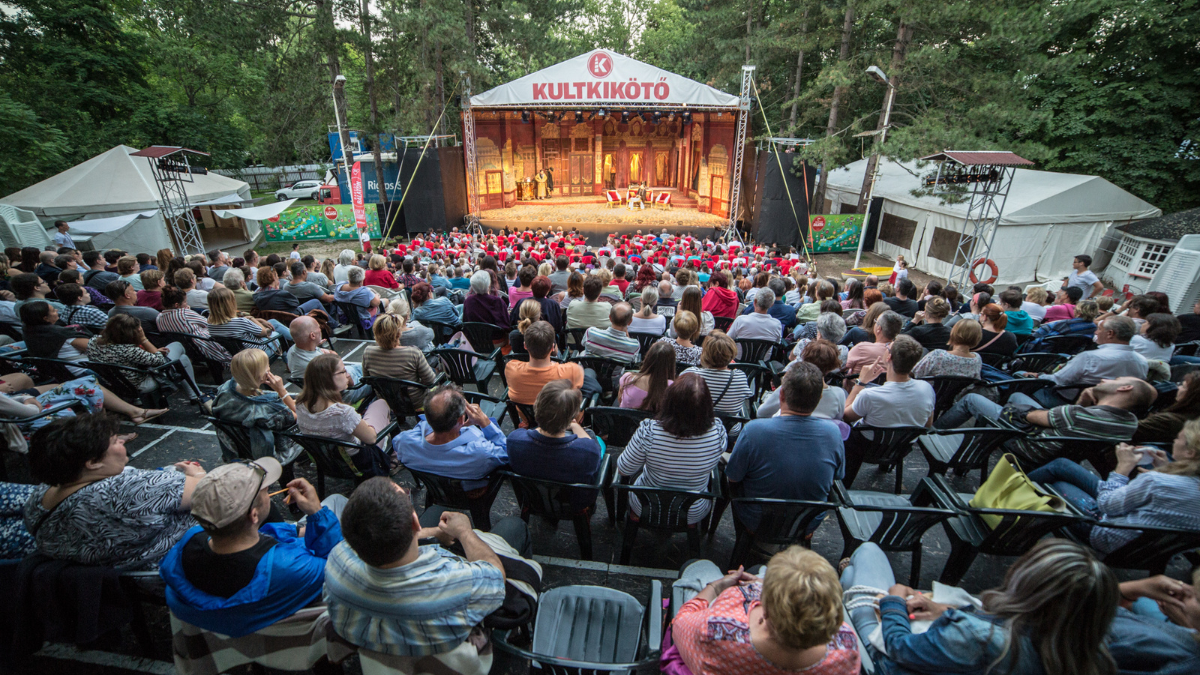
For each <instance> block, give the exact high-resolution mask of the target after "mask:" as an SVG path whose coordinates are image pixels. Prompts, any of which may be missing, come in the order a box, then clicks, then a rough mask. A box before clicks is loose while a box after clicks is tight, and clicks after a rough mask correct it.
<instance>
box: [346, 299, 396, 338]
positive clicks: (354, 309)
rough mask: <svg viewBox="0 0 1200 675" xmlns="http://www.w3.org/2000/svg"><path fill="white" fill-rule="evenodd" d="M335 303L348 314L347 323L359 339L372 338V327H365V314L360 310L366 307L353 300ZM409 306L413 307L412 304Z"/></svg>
mask: <svg viewBox="0 0 1200 675" xmlns="http://www.w3.org/2000/svg"><path fill="white" fill-rule="evenodd" d="M333 304H334V305H336V306H337V308H338V309H340V310H342V314H344V315H345V316H346V323H347V324H349V325H350V330H351V331H353V333H354V336H355V338H357V339H359V340H370V339H371V335H370V329H368V328H363V314H362V313H360V310H363V309H364V308H363V307H359V306H358V305H356V304H354V303H352V302H342V301H337V300H335V301H334V302H333ZM409 306H410V307H411V306H412V305H409Z"/></svg>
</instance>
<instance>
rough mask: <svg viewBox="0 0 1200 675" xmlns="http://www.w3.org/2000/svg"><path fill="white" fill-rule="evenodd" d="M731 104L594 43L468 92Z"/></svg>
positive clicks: (520, 99)
mask: <svg viewBox="0 0 1200 675" xmlns="http://www.w3.org/2000/svg"><path fill="white" fill-rule="evenodd" d="M639 104H640V105H644V106H645V107H648V108H654V107H659V108H662V107H680V108H684V107H686V108H690V109H693V110H699V109H724V110H732V109H735V108H737V107H738V97H737V96H734V95H731V94H726V93H725V92H723V91H721V90H720V89H715V88H713V87H710V86H708V85H707V84H701V83H700V82H697V81H695V80H690V79H688V78H686V77H683V76H682V75H676V74H675V73H672V72H670V71H666V70H663V69H662V68H655V67H654V66H652V65H650V64H648V63H642V62H641V61H638V60H637V59H631V58H629V57H628V56H623V55H621V54H617V53H616V52H611V51H608V50H605V49H597V50H595V51H593V52H589V53H587V54H580V55H579V56H576V57H575V58H573V59H568V60H566V61H563V62H562V63H556V64H555V65H553V66H550V67H548V68H543V69H541V70H539V71H537V72H536V73H530V74H529V75H526V76H525V77H522V78H519V79H516V80H513V81H512V82H509V83H508V84H503V85H500V86H499V87H496V88H495V89H489V90H488V91H485V92H483V93H482V94H477V95H475V96H472V97H471V106H472V107H480V108H522V107H529V108H534V109H537V108H543V107H560V108H561V107H564V106H567V107H580V108H584V109H588V110H590V109H593V108H596V107H600V106H608V105H617V106H629V107H633V108H637V107H639Z"/></svg>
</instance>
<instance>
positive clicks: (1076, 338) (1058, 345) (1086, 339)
mask: <svg viewBox="0 0 1200 675" xmlns="http://www.w3.org/2000/svg"><path fill="white" fill-rule="evenodd" d="M1042 346H1043V347H1044V348H1045V350H1046V351H1047V352H1051V353H1054V354H1065V355H1067V356H1074V355H1076V354H1079V353H1081V352H1086V351H1088V350H1090V349H1095V348H1096V343H1095V342H1094V341H1093V340H1092V336H1091V335H1052V336H1050V337H1045V338H1042Z"/></svg>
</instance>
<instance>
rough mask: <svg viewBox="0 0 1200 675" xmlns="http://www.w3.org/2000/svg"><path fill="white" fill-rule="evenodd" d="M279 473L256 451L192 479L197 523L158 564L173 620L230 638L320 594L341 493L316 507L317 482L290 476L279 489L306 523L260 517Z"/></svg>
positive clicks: (338, 536)
mask: <svg viewBox="0 0 1200 675" xmlns="http://www.w3.org/2000/svg"><path fill="white" fill-rule="evenodd" d="M282 472H283V468H282V467H281V466H280V465H279V461H278V460H276V459H275V458H274V457H261V458H259V459H256V460H254V461H253V462H251V463H233V464H224V465H221V466H219V467H217V468H215V469H213V470H212V472H211V473H209V474H207V475H206V476H205V477H204V478H201V479H200V482H199V483H197V484H196V490H195V492H194V493H193V494H192V515H193V516H194V517H195V518H196V521H197V522H198V523H200V524H199V525H198V526H197V527H193V528H192V529H190V530H188V531H187V532H186V533H185V534H184V535H183V538H182V539H180V540H179V543H177V544H175V546H174V547H173V548H172V549H171V550H170V552H168V553H167V555H166V557H165V558H163V561H162V563H160V564H159V574H161V575H162V578H163V581H165V582H166V584H167V606H168V607H170V608H171V612H172V613H173V614H174V615H175V616H177V617H179V619H181V620H183V621H186V622H187V623H190V624H192V625H193V626H196V627H197V628H201V629H204V630H207V631H212V632H214V633H220V634H222V635H228V636H229V637H235V638H236V637H241V636H243V635H248V634H250V633H253V632H255V631H258V630H261V629H263V628H266V627H267V626H270V625H271V624H273V623H275V622H277V621H279V620H281V619H285V618H287V617H288V616H291V615H292V614H294V613H296V612H297V611H298V610H300V609H302V608H304V607H306V606H307V605H309V604H311V603H312V602H314V601H316V600H318V599H320V597H321V591H322V589H323V588H324V585H325V559H326V558H327V557H329V552H330V551H332V550H333V547H334V546H336V545H337V544H338V543H340V542H341V541H342V530H341V527H340V526H339V525H338V517H337V512H338V511H340V510H341V507H342V506H344V505H345V503H346V498H345V497H343V496H342V495H338V494H333V495H330V496H329V497H327V498H326V499H325V502H324V505H322V503H321V501H320V499H319V498H318V497H317V490H316V488H314V487H313V486H312V485H310V484H309V482H308V481H307V480H305V479H303V478H297V479H295V480H293V481H291V482H290V483H288V484H287V486H286V487H287V489H288V490H287V491H288V496H289V497H290V499H291V503H292V504H295V505H296V507H297V508H299V509H300V511H301V512H302V513H304V515H305V516H306V521H305V523H304V524H303V525H300V526H299V527H297V525H296V524H294V523H284V522H275V523H268V522H264V521H265V520H266V518H267V516H268V514H269V513H270V511H271V499H270V497H268V490H270V488H271V485H272V484H273V483H275V481H277V480H279V476H280V474H281V473H282ZM331 509H332V510H331Z"/></svg>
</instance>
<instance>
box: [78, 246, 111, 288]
mask: <svg viewBox="0 0 1200 675" xmlns="http://www.w3.org/2000/svg"><path fill="white" fill-rule="evenodd" d="M83 262H84V264H85V265H87V266H88V270H87V271H86V272H84V273H83V283H84V285H85V286H89V287H91V288H94V289H96V290H98V291H100V292H101V293H103V292H104V287H105V286H107V285H108V284H109V283H111V282H113V281H116V280H117V279H119V278H120V277H118V276H117V274H116V273H115V272H106V271H105V270H104V262H105V261H104V254H103V253H101V252H100V251H85V252H84V254H83Z"/></svg>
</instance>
